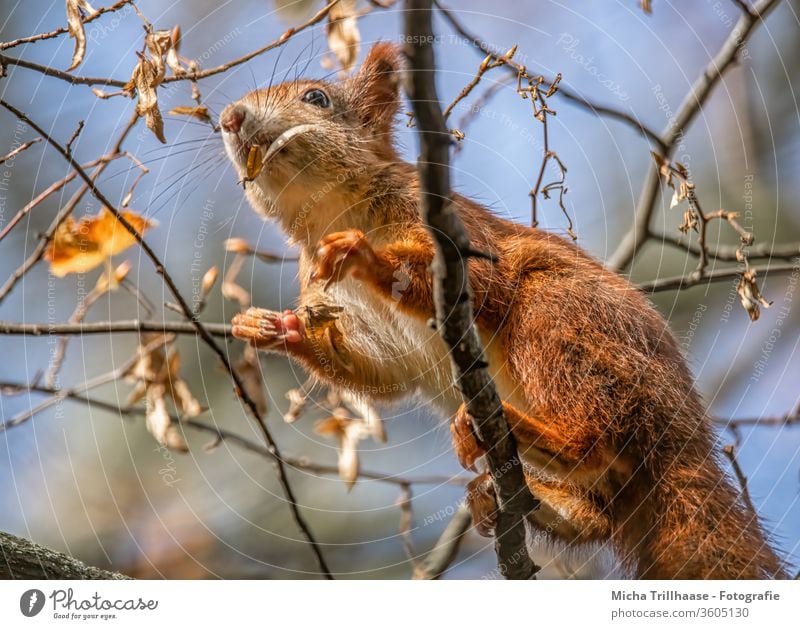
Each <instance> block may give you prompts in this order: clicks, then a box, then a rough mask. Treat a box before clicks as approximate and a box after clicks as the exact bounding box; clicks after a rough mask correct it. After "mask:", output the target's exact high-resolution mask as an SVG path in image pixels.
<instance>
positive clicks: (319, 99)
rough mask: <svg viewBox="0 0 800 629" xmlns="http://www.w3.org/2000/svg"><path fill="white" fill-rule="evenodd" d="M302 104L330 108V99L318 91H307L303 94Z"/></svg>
mask: <svg viewBox="0 0 800 629" xmlns="http://www.w3.org/2000/svg"><path fill="white" fill-rule="evenodd" d="M303 102H304V103H308V104H309V105H314V106H315V107H325V108H327V107H330V106H331V99H330V98H328V95H327V94H326V93H325V92H323V91H322V90H320V89H313V90H308V91H307V92H306V93H305V94H303Z"/></svg>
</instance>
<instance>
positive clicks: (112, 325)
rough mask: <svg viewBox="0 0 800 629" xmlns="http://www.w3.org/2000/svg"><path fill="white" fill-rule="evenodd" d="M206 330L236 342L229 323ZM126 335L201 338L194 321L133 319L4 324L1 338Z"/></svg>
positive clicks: (206, 324)
mask: <svg viewBox="0 0 800 629" xmlns="http://www.w3.org/2000/svg"><path fill="white" fill-rule="evenodd" d="M203 327H204V328H205V329H206V330H207V331H208V333H209V334H211V335H213V336H218V337H223V338H232V337H231V336H230V331H231V326H230V324H228V323H203ZM123 332H134V333H136V334H142V333H144V332H168V333H170V334H192V335H195V336H196V335H197V326H195V325H194V324H193V323H192V322H190V321H147V320H141V321H140V320H138V319H131V320H128V321H93V322H92V323H17V322H15V321H0V335H3V334H7V335H12V336H45V335H50V334H52V335H59V336H62V335H72V336H84V335H88V334H119V333H123Z"/></svg>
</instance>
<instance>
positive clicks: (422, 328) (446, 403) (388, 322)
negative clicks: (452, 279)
mask: <svg viewBox="0 0 800 629" xmlns="http://www.w3.org/2000/svg"><path fill="white" fill-rule="evenodd" d="M327 295H328V296H329V298H330V300H331V303H332V304H335V305H337V306H340V307H342V308H343V310H342V312H341V313H340V315H339V322H338V324H339V325H340V326H341V327H342V328H343V329H344V330H346V335H345V336H346V338H347V343H348V345H349V346H350V349H351V351H353V352H354V353H357V354H361V355H363V356H364V357H366V358H367V359H368V363H369V364H370V365H373V366H374V370H373V371H372V374H373V375H374V377H373V378H372V380H374V382H372V383H371V384H372V385H373V386H374V387H376V392H377V393H378V396H381V394H382V393H383V394H385V393H387V392H391V391H396V392H397V393H398V394H399V396H408V395H414V394H417V395H419V396H421V397H422V398H423V399H424V401H425V402H428V403H430V404H432V405H433V406H434V407H436V408H437V409H438V410H439V411H441V412H442V413H444V414H445V415H446V416H447V417H451V416H452V415H453V414H454V413H455V412H456V410H457V409H458V406H459V404H460V401H461V399H460V393H459V392H458V391H457V390H456V389H455V387H454V386H453V375H452V370H451V366H450V358H449V356H448V353H447V350H446V348H445V345H444V342H443V341H442V339H441V338H440V337H439V335H438V333H437V332H436V331H435V330H433V329H431V328H430V327H428V325H427V324H426V323H425V322H424V321H422V320H420V319H418V318H415V317H412V316H410V315H408V314H406V313H404V312H402V311H401V310H399V309H398V308H397V307H396V306H395V305H394V304H392V303H391V302H390V301H389V300H387V299H384V298H382V297H380V296H378V295H375V294H374V293H373V292H372V291H370V290H369V289H368V288H367V287H365V286H363V284H361V283H360V282H358V281H356V280H353V279H351V278H348V279H346V280H343V281H341V282H338V283H337V284H334V285H333V286H331V287H330V288H329V289H328V291H327ZM364 393H365V394H366V395H367V396H369V394H370V391H364Z"/></svg>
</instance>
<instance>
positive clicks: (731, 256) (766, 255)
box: [648, 232, 800, 262]
mask: <svg viewBox="0 0 800 629" xmlns="http://www.w3.org/2000/svg"><path fill="white" fill-rule="evenodd" d="M648 238H652V239H653V240H655V241H657V242H662V243H664V244H667V245H670V246H673V247H676V248H678V249H681V250H683V251H685V252H687V253H689V254H691V255H693V256H699V255H700V247H699V246H698V245H696V244H694V243H692V242H689V241H687V240H685V239H683V238H681V237H679V236H673V235H672V234H657V233H655V232H650V233H649V234H648ZM738 250H739V246H738V245H721V246H718V247H715V248H711V247H708V246H706V254H707V255H708V257H709V258H711V259H713V260H719V261H721V262H737V261H738V260H737V257H736V252H737V251H738ZM797 256H800V244H799V243H790V244H782V245H772V243H769V242H760V243H756V244H754V245H752V246H751V247H749V248H748V250H747V257H748V258H749V259H750V260H765V259H766V260H770V259H774V260H791V259H792V258H796V257H797Z"/></svg>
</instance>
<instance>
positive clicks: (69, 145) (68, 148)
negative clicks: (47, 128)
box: [64, 120, 86, 155]
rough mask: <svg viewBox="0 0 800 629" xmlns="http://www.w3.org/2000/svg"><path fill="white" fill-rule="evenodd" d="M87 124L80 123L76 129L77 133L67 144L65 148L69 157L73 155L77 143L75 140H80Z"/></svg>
mask: <svg viewBox="0 0 800 629" xmlns="http://www.w3.org/2000/svg"><path fill="white" fill-rule="evenodd" d="M85 124H86V121H85V120H80V121H78V126H77V127H76V128H75V131H73V132H72V137H71V138H70V139H69V141H68V142H67V145H66V146H65V147H64V148H65V149H66V151H67V153H68V154H69V155H72V145H73V144H74V143H75V140H77V139H78V136H79V135H80V134H81V131H83V126H84V125H85Z"/></svg>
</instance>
